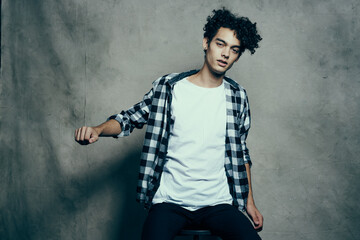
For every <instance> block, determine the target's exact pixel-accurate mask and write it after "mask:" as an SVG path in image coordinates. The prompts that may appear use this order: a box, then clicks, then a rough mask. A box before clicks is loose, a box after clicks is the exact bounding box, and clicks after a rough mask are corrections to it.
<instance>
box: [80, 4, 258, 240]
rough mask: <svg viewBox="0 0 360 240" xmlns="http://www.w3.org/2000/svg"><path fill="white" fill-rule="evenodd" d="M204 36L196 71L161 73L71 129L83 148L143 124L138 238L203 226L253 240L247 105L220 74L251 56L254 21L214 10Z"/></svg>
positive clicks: (169, 236) (159, 237)
mask: <svg viewBox="0 0 360 240" xmlns="http://www.w3.org/2000/svg"><path fill="white" fill-rule="evenodd" d="M204 31H205V33H204V39H203V48H204V52H205V60H204V65H203V67H202V68H201V69H200V70H199V71H197V70H193V71H189V72H185V73H180V74H175V73H173V74H168V75H165V76H163V77H161V78H159V79H158V80H156V81H155V82H153V87H152V89H151V90H150V91H149V92H148V93H147V94H146V95H145V96H144V98H143V101H141V102H139V103H138V104H136V105H134V106H133V107H132V108H130V109H129V110H127V111H122V112H121V113H119V114H117V115H113V116H111V117H110V118H109V119H108V121H106V122H105V123H103V124H101V125H99V126H96V127H86V126H85V127H82V128H79V129H77V130H76V131H75V139H76V141H78V142H79V143H80V144H90V143H94V142H96V141H97V140H98V137H99V136H118V137H122V136H128V135H129V134H130V133H131V132H132V130H133V129H134V128H142V127H143V125H144V124H147V129H146V134H145V140H144V145H143V150H142V155H141V162H140V173H139V182H138V188H137V193H138V195H137V200H138V201H139V202H141V203H143V204H145V206H146V207H147V208H149V209H150V210H149V214H148V216H147V219H146V220H145V223H144V226H143V232H142V239H144V240H145V239H146V240H148V239H154V240H162V239H164V240H170V239H173V238H174V237H175V236H176V234H177V233H178V232H179V231H180V230H181V229H182V228H185V227H202V228H208V229H210V231H212V232H213V233H214V234H216V235H218V236H220V237H221V238H222V239H224V240H230V239H260V237H259V235H258V234H257V232H256V230H260V229H261V228H262V225H263V217H262V215H261V214H260V212H259V211H258V209H257V208H256V206H255V203H254V199H253V194H252V188H251V176H250V166H251V160H250V157H249V154H248V149H247V147H246V137H247V134H248V130H249V128H250V109H249V104H248V99H247V95H246V91H245V90H244V89H243V88H242V87H241V86H240V85H239V84H237V83H236V82H235V81H233V80H231V79H230V78H228V77H226V76H225V73H226V71H227V70H229V69H230V68H231V67H232V65H233V64H234V63H235V62H236V61H238V59H239V57H240V55H241V54H242V53H243V52H244V51H245V50H246V49H248V50H249V51H250V52H251V53H252V54H253V53H254V52H255V49H256V48H258V42H259V41H260V40H261V37H260V35H259V34H258V33H257V30H256V23H254V24H253V23H251V22H250V21H249V19H247V18H244V17H240V18H239V17H236V16H234V15H233V14H232V13H230V12H229V11H228V10H226V9H224V8H223V9H220V10H216V11H215V10H214V11H213V15H212V16H209V17H208V18H207V23H206V25H205V27H204ZM239 210H240V211H239ZM245 210H246V212H247V214H248V215H249V217H250V218H251V219H252V221H253V223H254V227H253V226H252V224H251V222H250V221H249V220H248V218H246V216H245V215H244V214H243V213H242V212H241V211H245Z"/></svg>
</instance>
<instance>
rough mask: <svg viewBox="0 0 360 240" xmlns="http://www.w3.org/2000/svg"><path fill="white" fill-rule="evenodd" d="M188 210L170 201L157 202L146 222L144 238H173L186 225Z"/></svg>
mask: <svg viewBox="0 0 360 240" xmlns="http://www.w3.org/2000/svg"><path fill="white" fill-rule="evenodd" d="M186 222H187V217H186V210H185V209H183V208H181V207H180V206H177V205H175V204H170V203H159V204H155V205H154V206H152V207H151V208H150V211H149V214H148V216H147V218H146V220H145V222H144V226H143V231H142V235H141V239H142V240H171V239H173V238H174V237H175V236H176V234H177V233H178V232H179V231H180V230H181V229H182V228H183V227H184V226H185V225H186Z"/></svg>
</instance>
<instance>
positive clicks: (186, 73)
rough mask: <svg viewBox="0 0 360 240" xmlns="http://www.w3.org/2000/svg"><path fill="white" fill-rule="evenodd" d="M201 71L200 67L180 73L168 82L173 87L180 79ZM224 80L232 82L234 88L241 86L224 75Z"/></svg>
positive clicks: (228, 82)
mask: <svg viewBox="0 0 360 240" xmlns="http://www.w3.org/2000/svg"><path fill="white" fill-rule="evenodd" d="M199 71H200V70H199V69H196V70H191V71H188V72H183V73H180V74H178V75H176V76H175V77H173V78H171V79H170V80H169V81H168V82H167V83H168V84H169V85H170V86H171V87H173V86H174V84H175V83H177V82H178V81H180V80H181V79H183V78H186V77H188V76H191V75H194V74H196V73H197V72H199ZM224 80H225V83H227V84H230V86H231V87H232V88H235V89H238V88H239V85H238V84H237V83H236V82H235V81H234V80H232V79H230V78H229V77H227V76H224Z"/></svg>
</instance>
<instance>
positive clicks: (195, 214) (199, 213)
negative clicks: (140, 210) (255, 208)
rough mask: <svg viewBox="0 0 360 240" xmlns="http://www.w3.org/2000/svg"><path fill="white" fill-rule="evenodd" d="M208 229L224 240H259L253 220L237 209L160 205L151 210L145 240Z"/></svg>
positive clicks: (144, 233) (230, 207) (143, 233)
mask: <svg viewBox="0 0 360 240" xmlns="http://www.w3.org/2000/svg"><path fill="white" fill-rule="evenodd" d="M189 227H190V228H191V227H197V228H206V229H209V230H210V231H211V232H212V233H213V234H215V235H217V236H219V237H221V238H222V239H223V240H253V239H254V240H255V239H256V240H259V239H261V238H260V236H259V235H258V234H257V232H256V231H255V229H254V227H253V226H252V224H251V222H250V220H249V219H248V218H247V217H246V216H245V215H244V214H243V213H241V212H240V211H239V210H238V209H237V208H236V207H234V206H231V205H229V204H219V205H216V206H209V207H205V208H201V209H199V210H196V211H189V210H186V209H184V208H182V207H180V206H178V205H176V204H171V203H160V204H155V205H153V206H152V207H151V208H150V211H149V214H148V216H147V218H146V220H145V223H144V226H143V231H142V236H141V239H142V240H171V239H174V237H175V236H176V235H177V233H178V232H179V231H180V230H181V229H183V228H189Z"/></svg>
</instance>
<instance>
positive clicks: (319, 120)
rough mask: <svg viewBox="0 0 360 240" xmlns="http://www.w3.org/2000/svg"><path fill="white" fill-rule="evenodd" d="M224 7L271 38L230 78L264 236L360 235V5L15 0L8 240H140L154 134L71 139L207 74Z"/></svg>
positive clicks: (9, 77)
mask: <svg viewBox="0 0 360 240" xmlns="http://www.w3.org/2000/svg"><path fill="white" fill-rule="evenodd" d="M220 6H226V7H228V8H230V9H232V10H233V11H234V12H236V13H239V14H240V15H245V16H248V17H249V18H250V19H251V20H253V21H255V22H257V23H258V27H259V30H260V32H261V34H262V36H263V38H264V40H263V41H262V42H261V48H260V49H259V50H258V52H256V53H255V55H253V56H251V55H250V54H248V53H246V54H244V55H243V56H242V57H241V59H240V61H239V62H238V63H237V64H235V65H234V67H233V69H232V70H231V71H229V73H228V75H229V76H231V77H233V78H235V79H237V80H238V81H239V82H240V84H241V85H243V86H244V87H245V88H246V89H247V91H248V94H249V99H250V105H251V110H252V116H253V122H252V129H251V131H250V135H249V141H248V142H249V148H250V151H251V154H252V159H253V163H254V164H253V168H252V173H253V188H254V191H255V201H256V203H257V206H258V208H259V209H260V210H261V211H262V213H263V215H264V216H265V224H264V230H263V231H262V232H261V236H262V238H263V239H266V240H272V239H274V240H275V239H276V240H279V239H280V240H281V239H284V240H285V239H286V240H288V239H304V240H305V239H306V240H307V239H317V240H319V239H326V240H329V239H360V230H359V226H360V212H359V204H358V199H359V197H360V189H359V173H360V170H359V165H360V160H359V155H360V142H359V140H360V137H359V136H360V120H359V114H360V93H359V92H360V90H359V87H360V81H359V71H360V64H359V62H360V50H359V46H360V31H359V30H360V29H359V26H360V17H359V14H360V4H359V1H356V0H344V1H335V0H332V1H325V0H316V1H310V0H300V1H285V0H278V1H269V0H267V1H266V0H239V1H233V0H228V1H220V0H219V1H206V0H197V1H192V0H186V1H168V0H161V1H159V0H156V1H155V0H131V1H130V0H123V1H120V0H119V1H118V0H103V1H98V0H62V1H60V0H52V1H40V0H39V1H36V0H32V1H31V0H3V1H2V10H1V14H2V15H1V21H2V22H1V27H2V35H1V41H2V42H1V61H2V66H1V82H0V91H1V92H0V94H1V95H0V104H1V105H0V137H1V138H0V141H1V142H0V148H1V154H0V158H1V160H0V169H1V175H0V182H1V187H0V239H139V234H140V231H141V225H142V222H143V220H144V218H145V215H146V212H145V211H144V210H143V208H142V207H141V206H140V205H139V204H137V203H136V202H135V186H136V179H137V170H138V158H139V154H140V149H141V144H142V139H143V135H144V130H138V131H136V132H134V133H133V135H132V136H130V137H128V138H124V139H119V140H115V139H113V138H104V139H101V141H99V142H97V143H96V144H94V145H92V146H80V145H78V144H76V143H75V142H74V140H73V132H74V130H75V128H77V127H80V126H82V125H85V124H87V125H95V124H98V123H101V122H103V121H104V120H105V119H106V117H107V116H109V115H111V114H113V113H116V112H119V111H120V110H122V109H125V108H128V107H129V106H131V105H132V104H134V103H136V102H137V101H139V100H140V99H141V98H142V96H143V94H144V93H145V92H147V90H148V89H149V88H150V87H151V82H152V81H153V80H155V79H156V78H157V77H159V76H162V75H163V74H166V73H169V72H180V71H184V70H189V69H193V68H199V67H201V65H202V61H203V52H202V47H201V43H202V27H203V25H204V23H205V19H206V17H207V15H209V13H210V12H211V10H212V9H214V8H218V7H220Z"/></svg>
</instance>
